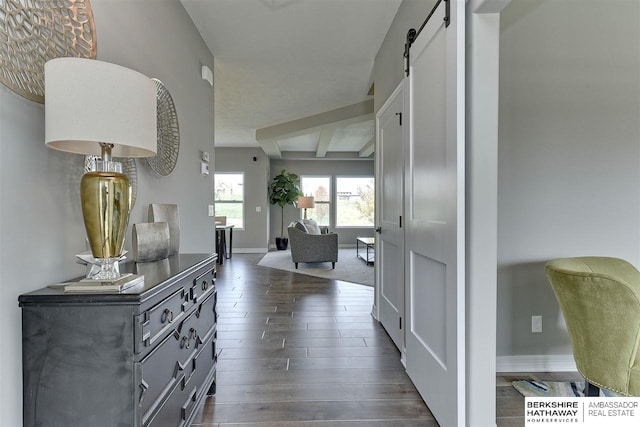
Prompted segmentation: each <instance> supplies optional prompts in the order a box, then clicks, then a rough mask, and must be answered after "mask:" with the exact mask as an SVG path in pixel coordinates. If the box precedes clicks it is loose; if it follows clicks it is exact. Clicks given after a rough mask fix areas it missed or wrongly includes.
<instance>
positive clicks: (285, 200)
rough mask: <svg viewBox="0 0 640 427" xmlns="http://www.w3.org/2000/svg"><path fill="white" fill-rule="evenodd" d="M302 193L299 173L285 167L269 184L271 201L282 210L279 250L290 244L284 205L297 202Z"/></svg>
mask: <svg viewBox="0 0 640 427" xmlns="http://www.w3.org/2000/svg"><path fill="white" fill-rule="evenodd" d="M302 194H303V193H302V190H300V178H299V177H298V175H296V174H294V173H289V172H287V171H286V170H284V169H282V171H280V174H279V175H277V176H275V177H274V178H273V180H272V182H271V183H270V184H269V203H271V204H272V205H278V206H280V208H281V210H282V215H281V224H280V237H276V247H277V248H278V249H279V250H284V249H287V246H288V245H289V239H287V238H285V237H284V207H285V206H287V205H293V204H295V203H296V201H298V197H300V196H302Z"/></svg>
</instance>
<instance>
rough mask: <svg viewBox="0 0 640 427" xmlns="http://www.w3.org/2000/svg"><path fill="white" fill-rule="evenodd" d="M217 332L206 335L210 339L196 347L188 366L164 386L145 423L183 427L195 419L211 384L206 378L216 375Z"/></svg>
mask: <svg viewBox="0 0 640 427" xmlns="http://www.w3.org/2000/svg"><path fill="white" fill-rule="evenodd" d="M215 345H216V339H215V331H213V333H211V334H209V335H208V336H207V337H206V341H205V343H203V344H200V345H199V346H198V349H194V352H193V354H192V355H193V357H191V358H189V361H188V365H187V369H184V370H178V371H176V373H177V375H176V377H175V378H172V380H171V382H170V383H169V384H168V385H167V387H165V388H164V389H163V392H164V394H162V395H160V396H159V397H158V398H157V399H156V401H155V402H153V405H152V406H151V407H150V408H149V409H148V410H147V413H145V414H144V416H143V423H142V424H143V425H144V426H148V425H150V424H151V423H153V426H154V427H157V426H171V427H174V426H182V425H184V424H185V423H186V421H187V420H189V419H190V418H192V415H193V412H194V411H195V409H196V403H197V402H198V401H200V399H201V397H202V396H203V394H204V393H206V391H207V389H208V387H206V386H207V384H204V381H205V380H206V379H208V378H210V376H211V375H215V371H214V367H215V362H216V353H215Z"/></svg>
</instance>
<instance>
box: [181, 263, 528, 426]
mask: <svg viewBox="0 0 640 427" xmlns="http://www.w3.org/2000/svg"><path fill="white" fill-rule="evenodd" d="M261 257H262V255H259V254H255V255H254V254H234V256H233V258H232V259H230V260H226V261H225V263H224V266H222V267H221V268H220V269H219V271H218V276H217V277H218V278H217V281H216V286H217V289H218V313H219V318H218V341H217V344H218V368H217V392H216V395H215V396H212V397H209V398H208V399H207V400H206V401H205V403H204V405H203V406H202V407H201V408H200V413H199V414H198V417H197V418H196V421H195V422H194V424H193V425H194V426H207V427H231V426H234V427H291V426H303V427H365V426H367V427H368V426H371V427H378V426H379V427H382V426H385V427H386V426H390V427H417V426H421V427H432V426H438V424H437V422H436V421H435V420H434V418H433V416H432V415H431V413H430V412H429V409H428V408H427V406H426V405H425V403H424V402H423V401H422V399H421V398H420V396H419V395H418V393H417V391H416V389H415V388H414V386H413V384H412V383H411V381H410V380H409V377H408V376H407V375H406V373H405V371H404V367H403V366H402V364H401V363H400V353H399V352H398V350H397V349H396V347H395V346H394V344H393V343H392V341H391V339H390V338H389V337H388V336H387V334H386V332H385V331H384V329H383V328H382V327H381V326H380V324H379V323H378V322H376V321H375V320H374V319H373V318H372V317H371V314H370V313H371V306H372V304H373V288H371V287H367V286H362V285H356V284H352V283H347V282H341V281H335V280H326V279H321V278H316V277H311V276H306V275H303V274H296V273H290V272H286V271H281V270H274V269H269V268H265V267H260V266H257V265H256V263H257V262H258V261H259V260H260V258H261ZM515 377H517V378H530V377H531V376H530V375H516V376H515ZM510 378H511V377H509V376H504V377H503V379H504V380H505V381H507V380H509V379H510ZM498 380H499V381H498V386H499V387H498V388H497V391H496V392H497V398H498V399H497V400H498V408H497V410H498V420H497V423H498V426H499V427H515V426H524V419H523V418H522V417H523V413H524V399H523V398H522V396H520V395H519V394H518V393H517V392H516V391H515V389H513V387H510V386H509V387H506V386H504V385H505V384H506V382H505V381H502V383H504V384H502V383H501V381H500V378H499V379H498Z"/></svg>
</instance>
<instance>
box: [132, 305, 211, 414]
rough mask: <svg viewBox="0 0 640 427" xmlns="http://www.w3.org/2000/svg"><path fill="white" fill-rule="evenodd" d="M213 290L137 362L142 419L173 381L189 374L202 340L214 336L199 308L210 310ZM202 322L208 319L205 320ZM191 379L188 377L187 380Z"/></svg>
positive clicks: (209, 319) (208, 319) (189, 375)
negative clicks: (138, 364)
mask: <svg viewBox="0 0 640 427" xmlns="http://www.w3.org/2000/svg"><path fill="white" fill-rule="evenodd" d="M215 300H216V294H215V293H214V294H209V298H207V299H206V300H205V301H204V302H203V303H201V304H200V306H199V307H198V308H197V309H196V310H192V311H191V313H190V314H189V315H188V316H187V317H186V318H184V319H183V320H182V321H181V322H180V323H178V324H176V325H175V329H174V330H173V332H172V333H170V334H169V335H168V336H167V337H166V338H165V339H164V340H163V341H162V342H161V343H160V344H158V345H157V346H156V347H155V348H154V349H153V350H152V351H151V352H150V353H149V354H147V355H146V356H145V358H144V359H143V360H142V363H141V364H140V369H139V378H138V384H139V387H140V390H141V394H140V400H139V402H138V407H139V408H140V412H141V413H142V414H143V420H147V419H150V418H153V417H154V415H153V414H154V413H155V412H156V411H158V410H159V408H160V407H161V406H162V404H163V402H164V401H165V400H166V395H167V393H168V390H170V389H172V388H173V387H174V386H175V384H174V383H175V381H177V380H178V379H179V378H182V377H186V378H188V379H189V380H190V379H191V378H192V377H193V373H194V371H195V367H196V364H195V363H194V359H195V356H196V354H197V353H198V352H199V351H200V350H201V349H202V346H203V343H204V342H209V341H211V340H212V339H213V337H214V336H215V325H214V323H213V321H211V316H203V314H202V313H203V310H206V311H209V310H211V311H212V312H213V305H215ZM205 322H209V323H208V324H207V323H205ZM190 382H191V381H190Z"/></svg>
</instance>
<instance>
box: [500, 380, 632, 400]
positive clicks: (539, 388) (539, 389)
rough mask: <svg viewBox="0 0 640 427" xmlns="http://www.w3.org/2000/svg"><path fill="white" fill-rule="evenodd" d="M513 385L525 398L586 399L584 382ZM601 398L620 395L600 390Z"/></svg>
mask: <svg viewBox="0 0 640 427" xmlns="http://www.w3.org/2000/svg"><path fill="white" fill-rule="evenodd" d="M512 384H513V387H514V388H515V389H516V390H518V391H519V392H520V394H522V395H523V396H524V397H584V381H578V382H564V381H514V382H513V383H512ZM600 396H603V397H619V396H620V395H618V394H616V393H614V392H612V391H609V390H603V389H600Z"/></svg>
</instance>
